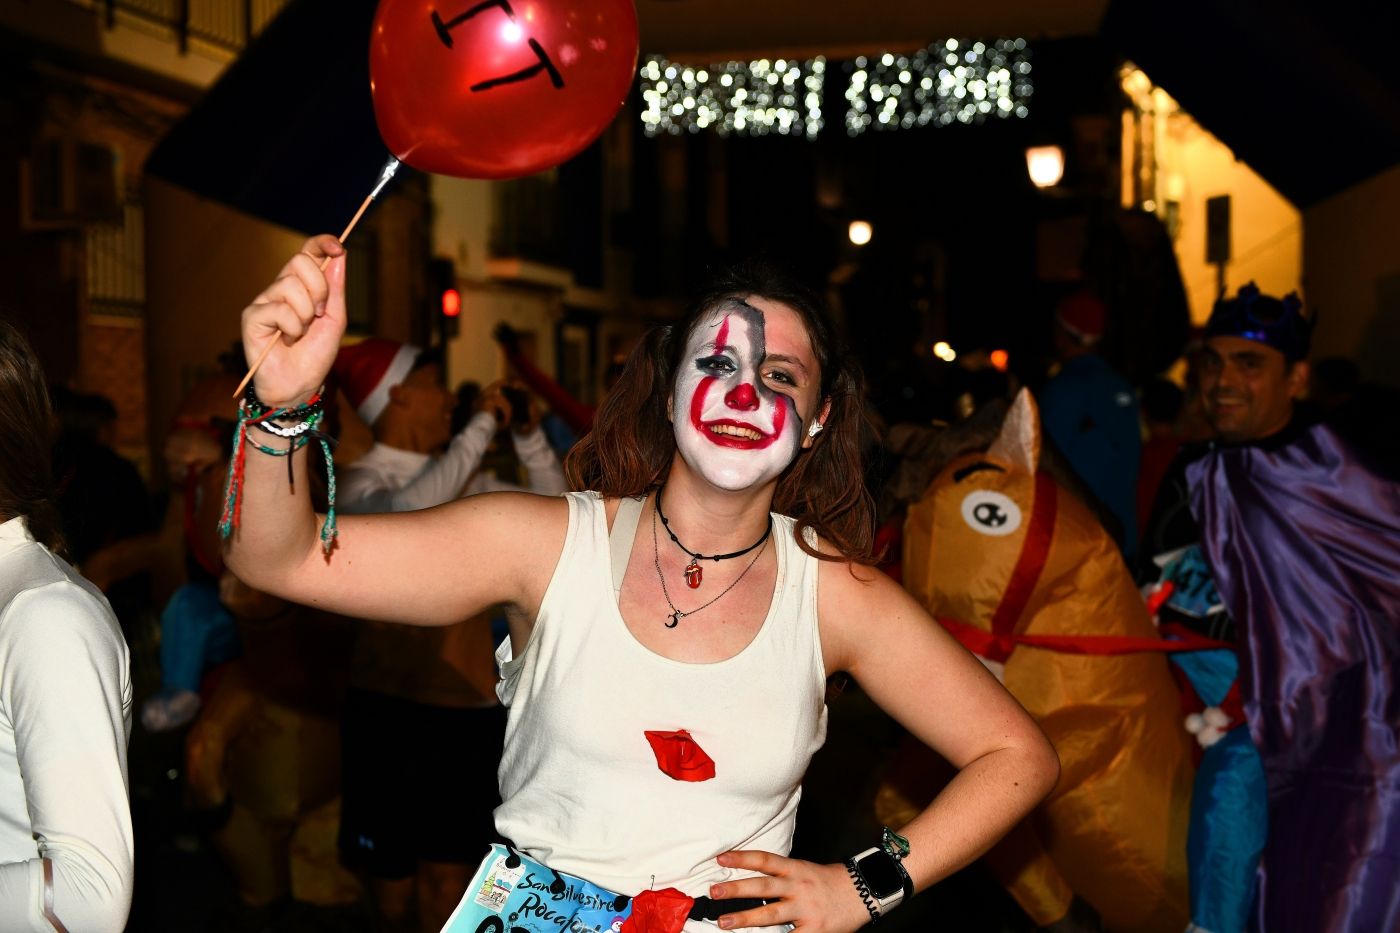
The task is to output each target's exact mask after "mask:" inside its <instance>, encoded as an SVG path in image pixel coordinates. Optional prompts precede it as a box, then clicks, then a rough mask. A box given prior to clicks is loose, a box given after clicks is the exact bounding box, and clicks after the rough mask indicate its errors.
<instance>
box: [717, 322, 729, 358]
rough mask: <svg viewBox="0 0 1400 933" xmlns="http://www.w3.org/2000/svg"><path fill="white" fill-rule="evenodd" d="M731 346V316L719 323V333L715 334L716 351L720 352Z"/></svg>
mask: <svg viewBox="0 0 1400 933" xmlns="http://www.w3.org/2000/svg"><path fill="white" fill-rule="evenodd" d="M727 346H729V315H727V314H726V315H725V316H724V320H723V321H720V322H719V333H717V334H715V349H716V350H720V349H722V348H724V347H727Z"/></svg>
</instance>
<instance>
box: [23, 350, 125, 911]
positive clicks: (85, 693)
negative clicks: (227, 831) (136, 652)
mask: <svg viewBox="0 0 1400 933" xmlns="http://www.w3.org/2000/svg"><path fill="white" fill-rule="evenodd" d="M44 386H45V382H44V377H43V373H42V371H41V370H40V368H39V364H38V362H37V360H36V359H35V358H34V355H33V353H32V351H31V350H30V349H29V347H28V345H27V344H26V343H25V341H24V339H23V338H22V337H20V335H19V333H18V332H17V331H16V330H15V329H14V328H13V327H11V326H10V325H8V324H5V323H0V933H10V931H26V933H28V931H45V933H52V931H55V930H57V931H63V930H67V931H71V933H79V931H82V933H89V931H94V933H104V931H120V930H121V929H122V928H123V927H124V926H125V925H126V918H127V913H128V911H129V910H130V907H131V886H132V874H133V867H132V853H133V849H132V832H131V808H130V803H129V799H128V792H127V771H126V747H127V740H128V739H129V737H130V735H131V679H130V674H129V665H128V656H127V648H126V642H125V640H124V639H123V637H122V633H121V628H120V626H119V625H118V624H117V619H116V616H114V615H113V614H112V610H111V607H109V606H108V604H107V600H106V599H105V598H104V597H103V596H102V593H101V592H100V591H99V590H98V589H97V588H96V587H95V586H93V585H92V584H90V583H89V582H88V581H86V580H84V579H83V578H82V577H80V576H79V575H78V573H77V571H75V570H74V569H73V568H72V567H71V566H69V565H68V564H67V563H66V562H64V561H63V560H62V559H61V558H59V557H58V556H56V555H55V554H54V551H53V550H51V547H52V548H54V549H59V547H60V540H59V534H58V523H57V514H56V512H55V511H54V510H53V506H52V502H51V499H50V497H51V494H52V489H51V480H50V472H49V451H48V437H49V417H50V416H49V411H50V409H49V404H48V394H47V392H46V391H45V388H44Z"/></svg>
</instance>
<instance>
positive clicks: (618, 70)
mask: <svg viewBox="0 0 1400 933" xmlns="http://www.w3.org/2000/svg"><path fill="white" fill-rule="evenodd" d="M636 67H637V11H636V9H635V8H634V7H633V6H632V0H484V2H482V0H381V2H380V4H379V9H378V10H377V11H376V12H375V16H374V30H373V32H372V34H371V37H370V58H369V73H370V93H371V94H372V95H373V97H374V116H375V119H376V120H377V121H378V123H379V132H380V133H381V134H382V135H383V137H384V142H385V143H386V144H387V145H388V147H389V151H390V152H392V153H393V154H394V155H395V156H396V157H397V158H398V159H399V160H400V161H402V162H406V163H408V164H409V165H412V166H413V167H414V168H417V169H421V170H423V171H425V172H438V173H440V174H444V175H460V176H464V177H467V178H516V177H519V176H521V175H530V174H533V173H535V172H538V171H542V170H543V169H547V168H550V167H551V166H554V165H558V164H559V163H560V162H563V161H565V160H566V159H570V158H572V157H573V156H575V155H577V154H578V153H579V152H581V151H582V150H583V149H584V148H585V147H586V146H587V145H588V144H589V143H591V142H593V140H595V139H597V138H598V135H599V134H600V133H602V132H603V129H604V128H605V127H606V126H607V125H608V123H609V122H611V121H612V118H613V116H614V115H615V114H616V113H617V110H618V108H619V107H620V106H622V103H623V101H625V100H626V98H627V91H628V89H629V88H630V87H631V86H632V78H633V76H634V75H635V74H636Z"/></svg>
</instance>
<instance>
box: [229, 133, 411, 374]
mask: <svg viewBox="0 0 1400 933" xmlns="http://www.w3.org/2000/svg"><path fill="white" fill-rule="evenodd" d="M400 164H402V163H400V162H399V160H398V159H396V158H394V157H393V156H389V161H388V162H385V163H384V167H383V168H382V169H380V170H379V180H378V181H377V182H375V185H374V190H373V191H371V192H370V193H369V196H368V197H367V198H365V199H364V201H363V202H361V204H360V209H359V210H357V211H356V212H355V216H354V217H351V218H350V222H349V223H348V224H346V225H345V229H344V230H343V231H341V233H340V236H338V237H336V239H337V240H339V241H340V242H341V243H344V242H345V238H346V237H348V236H349V235H350V232H351V231H352V230H354V229H355V225H356V224H357V223H359V222H360V218H361V217H363V216H365V211H366V210H368V209H369V206H370V203H371V202H373V201H374V199H375V198H377V197H379V193H380V192H381V191H383V190H384V186H385V185H387V184H388V183H389V179H391V178H393V177H394V173H395V172H397V171H398V170H399V165H400ZM330 262H331V257H329V256H327V257H326V258H325V259H323V260H321V271H322V272H324V271H326V266H328V265H330ZM281 339H282V335H281V333H276V334H273V335H272V337H271V338H270V339H269V340H268V341H267V345H266V346H265V347H263V348H262V352H261V353H259V354H258V358H257V359H255V360H253V365H252V366H250V367H248V375H246V376H244V377H243V381H242V382H240V383H239V384H238V388H236V389H234V390H233V397H234V398H235V399H236V398H238V397H239V396H241V395H242V394H243V390H244V389H246V388H248V383H249V382H250V381H252V378H253V376H255V375H257V372H258V367H260V366H262V364H263V360H265V359H267V355H268V354H269V353H271V352H272V348H273V347H275V346H276V345H277V342H278V341H279V340H281Z"/></svg>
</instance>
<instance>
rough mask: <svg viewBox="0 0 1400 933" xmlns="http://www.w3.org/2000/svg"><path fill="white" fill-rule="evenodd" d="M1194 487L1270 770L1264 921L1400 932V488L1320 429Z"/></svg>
mask: <svg viewBox="0 0 1400 933" xmlns="http://www.w3.org/2000/svg"><path fill="white" fill-rule="evenodd" d="M1187 479H1188V482H1189V483H1190V487H1191V508H1192V511H1193V513H1194V514H1195V516H1196V520H1197V522H1198V523H1199V524H1200V527H1201V532H1202V535H1201V537H1202V542H1203V546H1204V547H1205V550H1206V554H1207V557H1208V558H1209V561H1210V565H1211V570H1212V573H1213V575H1214V577H1215V583H1216V586H1217V587H1218V589H1219V591H1220V594H1221V597H1222V599H1223V600H1224V602H1225V605H1226V606H1227V607H1228V608H1229V610H1230V613H1231V615H1232V616H1233V617H1234V618H1235V620H1236V623H1237V624H1238V625H1239V627H1240V629H1239V630H1240V636H1239V637H1240V686H1241V690H1242V694H1243V697H1244V704H1245V713H1246V715H1247V717H1248V719H1249V730H1250V734H1251V735H1252V736H1253V738H1254V742H1255V744H1256V745H1257V746H1258V748H1259V752H1260V755H1261V756H1262V757H1263V760H1264V768H1265V771H1266V774H1267V777H1268V784H1269V838H1268V843H1267V847H1266V848H1265V850H1264V860H1263V864H1262V865H1261V867H1260V871H1259V882H1260V887H1259V895H1258V909H1257V912H1256V919H1255V923H1254V927H1255V928H1256V929H1258V930H1260V931H1267V933H1277V931H1292V930H1299V931H1308V933H1343V931H1363V930H1364V931H1376V933H1391V931H1397V930H1400V683H1397V679H1398V678H1400V485H1397V484H1396V483H1393V482H1388V481H1386V480H1383V479H1381V478H1379V477H1377V476H1375V475H1374V474H1372V473H1371V472H1369V471H1367V470H1366V469H1365V468H1364V467H1363V466H1362V465H1361V464H1359V463H1358V462H1357V461H1356V459H1355V457H1354V456H1353V455H1352V454H1351V452H1350V451H1349V449H1348V448H1347V447H1346V445H1345V443H1344V442H1343V441H1341V439H1340V438H1339V437H1338V436H1337V435H1336V434H1335V433H1334V432H1332V431H1331V430H1330V429H1329V428H1327V427H1325V426H1321V425H1319V426H1315V427H1313V428H1310V429H1308V430H1307V431H1305V432H1303V433H1302V434H1301V435H1300V436H1299V437H1298V438H1297V439H1296V440H1294V441H1292V442H1290V443H1288V444H1286V445H1283V446H1281V447H1278V448H1277V449H1266V448H1264V447H1247V446H1246V447H1229V448H1227V447H1218V448H1216V449H1214V450H1212V451H1211V452H1210V453H1208V454H1206V456H1205V457H1203V458H1201V459H1200V460H1198V461H1197V462H1195V463H1193V464H1191V465H1190V466H1189V467H1188V469H1187Z"/></svg>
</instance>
